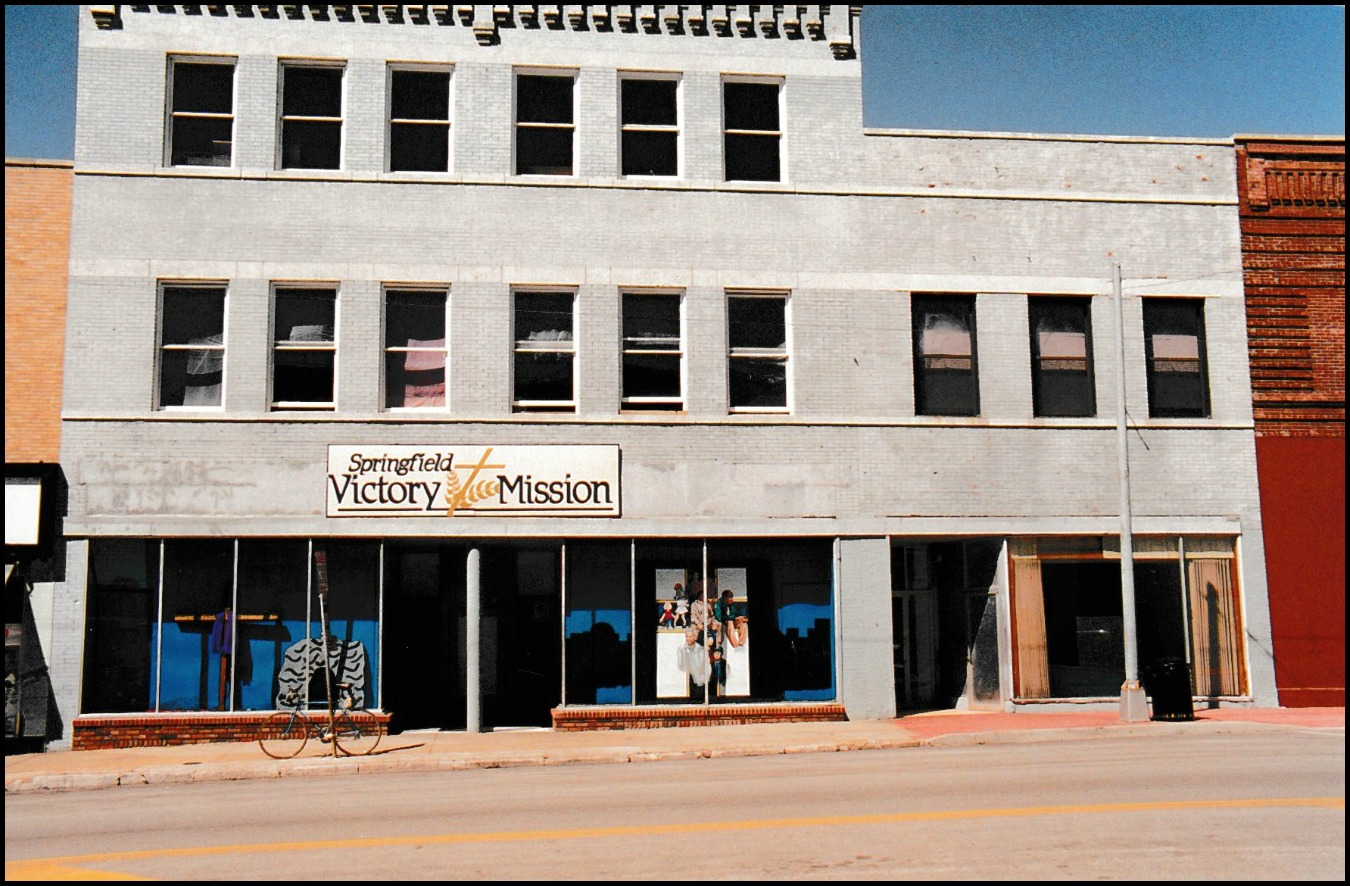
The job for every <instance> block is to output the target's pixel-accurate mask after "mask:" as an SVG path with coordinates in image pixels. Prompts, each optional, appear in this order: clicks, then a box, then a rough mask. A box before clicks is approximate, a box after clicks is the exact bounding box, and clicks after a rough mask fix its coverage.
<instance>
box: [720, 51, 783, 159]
mask: <svg viewBox="0 0 1350 886" xmlns="http://www.w3.org/2000/svg"><path fill="white" fill-rule="evenodd" d="M736 85H750V86H773V87H775V88H776V90H777V96H776V97H777V102H776V105H775V106H776V114H777V117H778V119H777V121H776V122H777V124H778V128H777V129H740V128H735V129H733V128H731V127H730V126H728V124H727V109H728V103H727V87H728V86H736ZM785 86H786V81H785V79H784V78H783V77H756V76H750V75H723V76H722V83H721V87H722V95H721V99H722V180H723V181H725V182H761V183H783V182H786V181H787V172H788V169H787V157H786V156H785V153H784V139H783V133H784V132H785V131H786V130H785V127H784V121H785V119H786V116H787V102H786V98H785V97H786V88H785ZM743 138H763V139H766V140H767V139H773V141H774V143H775V148H776V150H775V154H776V157H777V162H778V174H777V176H776V177H775V178H739V177H738V178H733V177H732V174H731V173H732V169H731V159H730V158H731V155H732V153H733V151H732V143H733V141H732V140H733V139H743Z"/></svg>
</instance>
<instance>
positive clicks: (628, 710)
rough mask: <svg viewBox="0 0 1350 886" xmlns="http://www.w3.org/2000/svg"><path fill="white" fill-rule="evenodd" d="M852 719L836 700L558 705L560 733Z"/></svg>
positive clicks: (556, 723) (556, 717)
mask: <svg viewBox="0 0 1350 886" xmlns="http://www.w3.org/2000/svg"><path fill="white" fill-rule="evenodd" d="M847 719H848V714H847V713H845V711H844V706H843V705H841V704H838V703H836V702H826V703H811V704H790V703H789V704H760V705H755V704H749V705H735V704H731V705H711V706H706V705H683V706H650V707H575V708H554V709H553V728H554V729H556V730H557V731H559V732H582V731H587V730H595V729H657V728H661V727H666V726H731V725H743V724H750V723H825V722H843V721H845V720H847Z"/></svg>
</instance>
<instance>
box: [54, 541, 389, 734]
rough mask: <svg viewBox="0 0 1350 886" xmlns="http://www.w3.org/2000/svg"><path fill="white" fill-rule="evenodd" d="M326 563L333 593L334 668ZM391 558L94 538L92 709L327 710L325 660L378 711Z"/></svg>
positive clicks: (336, 548)
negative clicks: (324, 619) (322, 586)
mask: <svg viewBox="0 0 1350 886" xmlns="http://www.w3.org/2000/svg"><path fill="white" fill-rule="evenodd" d="M316 553H317V554H318V559H322V560H323V561H324V563H325V566H326V570H327V574H328V576H329V583H330V592H329V594H328V597H327V601H326V608H327V613H326V614H327V615H328V629H329V631H328V632H329V647H328V651H327V656H325V655H324V650H323V644H322V641H321V639H320V638H321V635H322V630H321V626H320V621H319V618H320V607H319V603H318V597H317V588H318V583H317V577H316V571H315V569H314V565H315V562H316V558H315V554H316ZM379 557H380V545H379V543H378V542H352V541H332V540H325V541H317V540H316V541H312V542H311V541H302V540H240V541H235V540H233V539H165V540H162V541H161V540H149V539H94V540H92V541H91V542H90V551H89V610H90V615H89V618H88V624H87V636H86V638H85V672H84V688H83V698H82V701H81V710H82V711H83V712H84V713H130V712H140V711H241V710H270V709H273V708H275V707H277V706H279V705H282V704H290V703H293V701H294V700H301V701H303V700H308V701H309V702H310V703H311V704H313V705H316V706H322V705H325V704H327V693H326V689H325V687H324V684H323V680H322V671H321V670H319V668H320V667H321V665H322V662H323V661H324V660H325V657H326V659H327V661H328V664H329V667H330V669H331V670H332V672H333V674H334V676H335V677H336V678H337V679H338V680H339V681H341V682H345V683H349V684H351V685H352V689H353V693H354V694H355V695H356V698H357V702H358V703H359V704H363V705H365V706H366V707H378V704H379V698H378V681H377V679H376V676H377V667H378V661H379V655H378V651H379V613H380V582H379V576H380V570H379ZM316 674H318V675H319V679H315V675H316Z"/></svg>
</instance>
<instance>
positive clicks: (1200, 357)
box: [1144, 298, 1209, 418]
mask: <svg viewBox="0 0 1350 886" xmlns="http://www.w3.org/2000/svg"><path fill="white" fill-rule="evenodd" d="M1144 356H1145V359H1146V362H1147V364H1148V414H1149V415H1150V416H1151V417H1153V418H1204V417H1206V416H1208V415H1209V377H1208V376H1209V369H1208V366H1207V365H1206V358H1205V303H1204V300H1203V299H1198V298H1146V299H1144Z"/></svg>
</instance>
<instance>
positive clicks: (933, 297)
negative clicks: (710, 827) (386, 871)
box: [910, 292, 980, 418]
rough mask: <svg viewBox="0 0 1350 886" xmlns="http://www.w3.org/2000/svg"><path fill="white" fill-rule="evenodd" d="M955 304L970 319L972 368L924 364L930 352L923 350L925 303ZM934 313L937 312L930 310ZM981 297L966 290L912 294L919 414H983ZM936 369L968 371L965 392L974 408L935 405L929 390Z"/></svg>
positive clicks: (951, 415) (911, 315) (942, 356)
mask: <svg viewBox="0 0 1350 886" xmlns="http://www.w3.org/2000/svg"><path fill="white" fill-rule="evenodd" d="M944 302H945V303H948V304H952V305H956V304H960V305H962V306H963V307H965V308H967V310H966V311H965V317H966V319H967V321H968V322H967V329H966V332H967V334H968V335H969V336H970V354H969V359H970V368H969V369H968V370H961V369H943V368H932V369H929V368H927V367H925V365H924V360H925V359H926V358H927V357H928V356H929V355H928V354H927V353H926V352H925V351H924V344H923V340H924V332H925V329H924V327H923V326H922V325H921V324H920V322H919V320H920V312H921V311H923V310H924V306H925V305H938V304H941V303H944ZM930 312H932V313H937V312H935V311H931V309H930ZM977 313H978V300H977V298H976V297H975V296H974V295H973V294H964V293H951V294H948V293H926V292H924V293H914V294H912V295H911V296H910V334H911V338H912V342H911V345H912V348H913V351H912V353H913V358H914V414H915V415H919V416H949V417H959V418H974V417H978V416H979V414H980V357H979V353H980V348H979V333H978V330H979V326H978V323H977ZM965 356H966V355H964V354H947V355H943V354H934V355H933V357H934V359H943V358H947V359H952V358H960V357H965ZM937 372H953V373H954V372H969V374H970V381H969V390H968V391H966V395H967V396H969V398H970V403H971V408H970V410H969V411H966V410H964V409H961V410H957V409H954V408H936V407H935V406H934V405H933V404H931V403H930V402H929V401H930V400H931V399H933V393H932V392H931V391H929V390H928V388H929V387H930V386H931V382H932V381H934V380H936V379H937V376H935V375H934V373H937Z"/></svg>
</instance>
